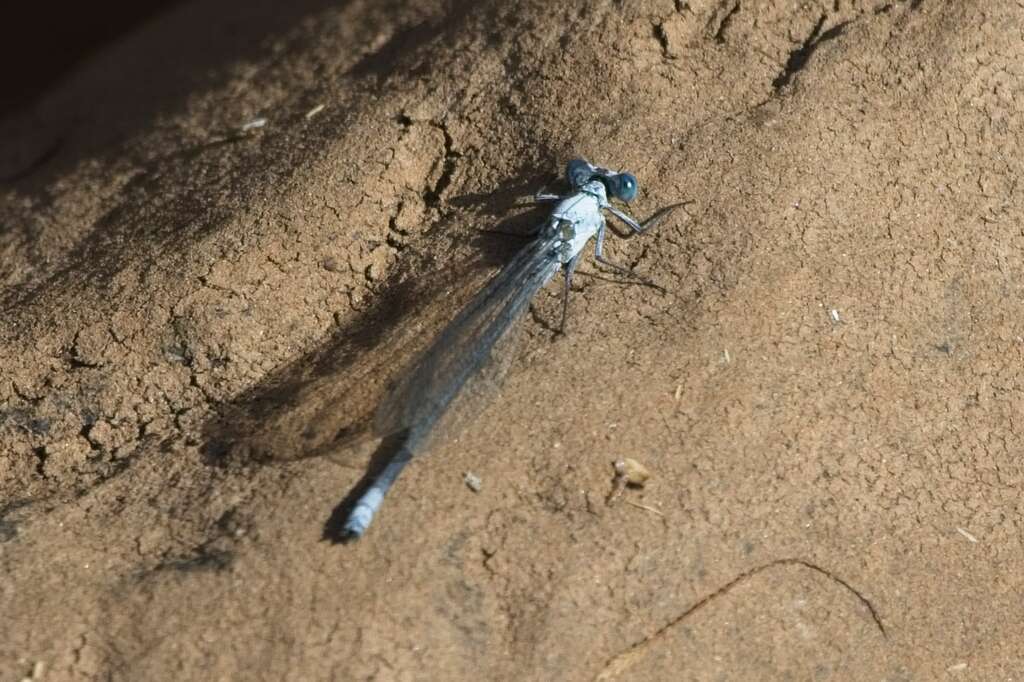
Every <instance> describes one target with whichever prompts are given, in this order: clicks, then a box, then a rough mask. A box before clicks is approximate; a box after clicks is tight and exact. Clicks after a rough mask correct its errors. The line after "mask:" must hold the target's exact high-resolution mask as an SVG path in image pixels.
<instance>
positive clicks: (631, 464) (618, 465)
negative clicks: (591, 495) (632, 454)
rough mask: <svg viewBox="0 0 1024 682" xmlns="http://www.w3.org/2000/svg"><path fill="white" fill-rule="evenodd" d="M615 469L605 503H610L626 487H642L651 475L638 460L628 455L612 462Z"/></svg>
mask: <svg viewBox="0 0 1024 682" xmlns="http://www.w3.org/2000/svg"><path fill="white" fill-rule="evenodd" d="M612 467H613V468H614V469H615V478H614V479H613V480H612V491H611V493H609V494H608V498H607V499H606V500H605V504H606V505H609V506H610V505H611V504H612V503H613V502H614V501H615V500H616V499H617V498H618V497H619V496H620V495H621V494H622V491H623V490H625V489H626V488H642V487H644V484H645V483H646V482H647V479H649V478H650V477H651V472H650V471H648V470H647V467H645V466H644V465H643V464H641V463H640V462H638V461H636V460H635V459H631V458H629V457H625V458H623V459H618V460H615V461H614V462H612Z"/></svg>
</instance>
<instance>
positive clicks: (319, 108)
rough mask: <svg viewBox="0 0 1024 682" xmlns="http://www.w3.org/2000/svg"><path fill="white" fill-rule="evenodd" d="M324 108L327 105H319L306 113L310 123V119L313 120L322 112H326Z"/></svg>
mask: <svg viewBox="0 0 1024 682" xmlns="http://www.w3.org/2000/svg"><path fill="white" fill-rule="evenodd" d="M324 106H326V105H324V104H317V105H316V106H315V107H313V108H312V109H310V110H309V111H307V112H306V120H307V121H308V120H309V119H311V118H313V117H314V116H316V115H317V114H319V113H320V112H321V111H323V110H324Z"/></svg>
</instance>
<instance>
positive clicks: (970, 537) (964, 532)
mask: <svg viewBox="0 0 1024 682" xmlns="http://www.w3.org/2000/svg"><path fill="white" fill-rule="evenodd" d="M956 532H957V533H960V535H963V536H964V537H965V538H967V540H968V541H970V542H975V543H976V542H977V541H978V538H976V537H974V535H972V534H971V533H970V532H969V531H967V530H966V529H964V528H961V527H960V526H957V527H956Z"/></svg>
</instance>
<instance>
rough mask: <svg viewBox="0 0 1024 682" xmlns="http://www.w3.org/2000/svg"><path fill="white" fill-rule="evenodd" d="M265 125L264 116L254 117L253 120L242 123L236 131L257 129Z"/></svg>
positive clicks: (244, 131)
mask: <svg viewBox="0 0 1024 682" xmlns="http://www.w3.org/2000/svg"><path fill="white" fill-rule="evenodd" d="M265 125H267V119H265V118H254V119H253V120H251V121H249V122H248V123H243V124H242V126H241V127H240V128H239V129H238V132H240V133H247V132H249V131H250V130H258V129H259V128H262V127H263V126H265Z"/></svg>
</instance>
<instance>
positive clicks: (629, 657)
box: [594, 558, 889, 682]
mask: <svg viewBox="0 0 1024 682" xmlns="http://www.w3.org/2000/svg"><path fill="white" fill-rule="evenodd" d="M779 566H802V567H803V568H807V569H810V570H812V571H814V572H815V573H819V574H821V575H823V576H825V577H826V578H828V579H829V580H831V581H832V582H834V583H836V584H837V585H839V586H840V587H843V588H844V589H845V590H846V591H847V592H850V593H852V594H853V595H854V596H855V597H857V600H858V601H859V602H860V603H861V604H862V605H863V606H864V608H866V609H867V611H868V614H869V615H870V616H871V620H872V621H873V622H874V624H875V627H876V628H878V631H879V632H880V633H881V634H882V637H883V638H885V639H888V638H889V635H888V633H887V632H886V631H885V625H884V624H883V623H882V619H881V617H880V616H879V615H878V611H877V609H875V606H874V604H872V603H871V601H870V600H869V599H868V598H867V597H865V596H864V595H863V594H861V592H860V591H859V590H858V589H857V588H855V587H854V586H853V585H851V584H850V583H848V582H847V581H846V580H843V579H842V578H840V577H839V576H837V575H835V574H834V573H832V572H831V571H829V570H827V569H825V568H822V567H821V566H818V565H817V564H814V563H812V562H810V561H807V560H806V559H800V558H788V559H776V560H775V561H770V562H768V563H767V564H762V565H760V566H757V567H755V568H752V569H750V570H749V571H745V572H743V573H740V574H739V575H738V576H736V577H735V578H733V579H732V580H730V581H729V582H727V583H725V584H724V585H722V586H721V587H719V588H718V589H717V590H715V591H714V592H711V593H710V594H707V595H705V596H704V597H701V598H700V599H698V600H697V601H696V602H695V603H693V604H692V605H691V606H690V607H689V608H687V609H686V610H685V611H683V612H682V613H681V614H679V615H678V616H676V617H675V618H673V619H672V620H671V621H669V622H668V623H666V624H665V625H663V626H661V627H660V628H658V629H657V630H656V631H655V632H654V633H652V634H650V635H648V636H646V637H644V638H643V639H641V640H640V641H639V642H636V643H635V644H633V645H632V646H630V647H629V648H628V649H626V650H625V651H623V652H621V653H619V654H616V655H615V656H613V657H612V658H610V659H609V660H608V662H607V663H605V664H604V667H603V668H602V670H601V672H600V673H598V675H597V676H596V677H595V678H594V679H595V680H596V681H597V682H601V681H603V680H610V679H612V678H614V677H617V676H618V675H619V674H621V673H622V672H624V671H625V670H626V669H628V668H629V667H630V666H631V665H632V664H633V663H634V662H635V661H636V660H637V659H638V658H639V657H640V656H641V655H642V654H643V652H644V651H646V650H647V649H648V648H649V647H650V646H651V645H652V644H654V643H656V642H657V641H658V640H660V639H661V638H662V637H664V636H665V635H666V634H668V632H669V631H670V630H672V629H673V628H675V627H676V626H677V625H679V624H681V623H682V622H683V621H685V620H686V619H687V618H689V617H690V616H691V615H693V614H694V613H696V612H697V611H700V610H701V609H702V608H704V607H705V606H707V605H708V604H710V603H711V602H713V601H715V600H716V599H718V598H719V597H723V596H725V595H726V594H728V593H729V592H731V591H732V590H733V589H734V588H735V587H737V586H738V585H740V584H742V583H745V582H747V581H748V580H750V579H751V578H754V577H755V576H757V575H759V574H761V573H763V572H765V571H767V570H769V569H772V568H777V567H779Z"/></svg>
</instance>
